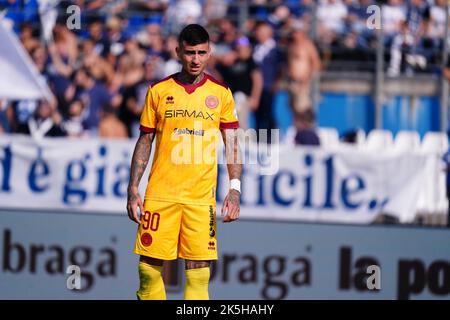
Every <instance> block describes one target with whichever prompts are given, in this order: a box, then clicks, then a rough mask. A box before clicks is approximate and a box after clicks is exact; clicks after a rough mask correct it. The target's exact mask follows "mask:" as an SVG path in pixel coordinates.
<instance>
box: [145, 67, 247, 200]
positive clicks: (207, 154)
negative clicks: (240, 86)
mask: <svg viewBox="0 0 450 320" xmlns="http://www.w3.org/2000/svg"><path fill="white" fill-rule="evenodd" d="M140 124H141V131H144V132H156V149H155V155H154V158H153V163H152V168H151V172H150V176H149V181H148V185H147V190H146V193H145V199H149V200H158V201H170V202H177V203H185V204H199V205H207V204H214V203H215V199H216V180H217V155H216V149H217V148H216V146H217V144H218V143H219V139H221V136H220V131H219V129H235V128H238V127H239V122H238V119H237V114H236V110H235V106H234V100H233V95H232V93H231V91H230V89H229V88H228V87H227V86H225V85H224V84H221V83H220V82H218V81H217V80H215V79H214V78H213V77H211V76H210V75H207V74H205V76H204V78H203V79H202V81H200V82H199V83H197V84H193V85H187V84H184V83H181V82H179V81H178V80H177V79H176V77H175V75H172V76H169V77H167V78H165V79H163V80H161V81H159V82H157V83H155V84H153V85H152V86H150V87H149V88H148V91H147V97H146V100H145V106H144V110H143V112H142V115H141V122H140Z"/></svg>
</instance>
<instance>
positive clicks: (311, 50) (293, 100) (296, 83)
mask: <svg viewBox="0 0 450 320" xmlns="http://www.w3.org/2000/svg"><path fill="white" fill-rule="evenodd" d="M287 69H288V71H287V76H288V91H289V100H290V106H291V108H292V112H293V113H294V114H295V113H300V112H301V111H303V110H306V109H307V108H308V107H309V106H310V105H311V97H310V85H311V80H312V79H313V77H314V76H315V75H316V74H317V73H318V72H319V71H320V57H319V53H318V51H317V49H316V47H315V45H314V43H313V42H312V41H311V39H310V38H309V37H308V35H307V34H306V33H305V31H304V25H303V23H302V22H300V21H296V22H295V23H294V24H293V26H292V32H291V41H290V43H289V46H288V59H287Z"/></svg>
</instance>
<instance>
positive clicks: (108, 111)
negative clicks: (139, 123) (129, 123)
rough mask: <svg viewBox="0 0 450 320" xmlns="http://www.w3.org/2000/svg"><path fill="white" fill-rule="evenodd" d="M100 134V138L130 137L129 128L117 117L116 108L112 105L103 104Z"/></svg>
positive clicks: (99, 127)
mask: <svg viewBox="0 0 450 320" xmlns="http://www.w3.org/2000/svg"><path fill="white" fill-rule="evenodd" d="M98 135H99V137H100V138H113V139H125V138H128V131H127V128H126V127H125V125H124V124H123V123H122V121H120V120H119V118H118V117H117V115H116V109H115V108H113V107H111V106H110V105H106V106H103V109H102V111H101V120H100V123H99V126H98Z"/></svg>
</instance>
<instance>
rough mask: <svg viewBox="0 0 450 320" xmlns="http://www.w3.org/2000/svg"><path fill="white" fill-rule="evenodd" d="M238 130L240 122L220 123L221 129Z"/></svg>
mask: <svg viewBox="0 0 450 320" xmlns="http://www.w3.org/2000/svg"><path fill="white" fill-rule="evenodd" d="M238 128H239V121H235V122H221V123H220V129H238Z"/></svg>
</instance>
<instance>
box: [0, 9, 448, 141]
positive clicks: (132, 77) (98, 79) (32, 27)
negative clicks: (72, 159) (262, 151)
mask: <svg viewBox="0 0 450 320" xmlns="http://www.w3.org/2000/svg"><path fill="white" fill-rule="evenodd" d="M375 3H376V4H378V5H379V6H380V8H381V12H382V14H383V24H384V44H385V46H386V48H388V50H386V51H387V52H388V55H389V60H388V61H389V63H388V64H387V73H388V75H390V76H397V75H399V74H401V73H403V72H418V71H427V72H430V71H431V72H433V71H434V70H433V69H432V68H431V67H430V66H429V65H430V62H432V61H433V59H435V56H436V52H439V51H440V50H441V49H442V47H443V38H444V34H445V15H446V13H445V0H386V1H374V0H320V1H318V3H317V7H315V6H314V4H315V3H314V0H297V1H294V0H286V1H281V0H280V1H277V0H274V1H268V0H253V1H238V0H146V1H144V0H136V1H128V0H108V1H107V0H71V1H70V0H63V1H60V2H59V4H58V12H59V16H58V19H57V21H56V24H55V25H54V27H53V31H52V34H51V36H50V37H45V36H44V33H43V29H44V28H43V26H42V25H41V22H40V19H39V10H38V1H37V0H0V10H3V12H4V13H3V14H4V20H5V21H6V22H9V24H10V26H11V28H13V30H15V32H16V33H17V34H18V36H19V38H20V41H21V42H22V44H23V46H24V48H25V49H26V50H27V51H28V53H29V54H30V57H31V58H32V60H33V62H34V64H35V65H36V67H37V69H38V71H39V72H40V75H41V77H43V78H44V79H45V81H46V82H47V83H48V85H49V87H50V88H51V90H52V92H53V94H54V96H55V100H54V101H50V102H46V101H33V100H24V101H7V100H0V133H1V132H7V133H26V134H31V135H42V136H70V137H95V136H100V137H116V138H126V137H136V136H137V135H138V131H139V116H140V112H141V109H142V107H143V101H144V99H145V94H146V89H147V87H148V85H149V84H151V83H152V82H154V81H157V80H160V79H163V78H165V77H166V76H168V75H170V74H172V73H174V72H176V71H178V70H179V63H178V60H177V56H176V53H175V47H176V46H177V37H176V34H177V32H178V31H179V30H180V29H181V28H182V27H183V26H184V25H186V24H188V23H201V24H203V25H205V26H206V27H207V29H208V30H209V32H210V35H211V42H212V54H213V58H212V59H211V64H210V66H209V70H208V72H209V73H211V74H212V75H213V76H214V77H216V78H218V79H219V80H221V81H223V82H225V83H227V84H228V85H229V86H230V89H231V90H232V91H233V93H234V95H235V100H236V103H237V109H238V112H239V117H240V119H241V126H243V127H245V126H246V124H247V118H248V115H249V113H253V114H254V118H255V128H256V129H270V128H276V127H277V124H276V123H275V120H274V116H273V110H272V108H273V107H274V106H273V103H272V102H273V97H274V94H275V93H276V92H277V91H279V90H287V91H288V92H289V93H290V95H289V97H290V99H289V103H290V106H291V108H292V112H293V114H294V119H295V121H294V123H302V122H304V121H302V119H311V117H314V115H313V114H311V111H312V110H313V108H312V107H313V106H312V103H311V99H310V84H311V81H312V79H313V78H314V77H315V76H316V75H317V74H318V73H319V72H320V71H321V70H324V69H327V70H333V68H334V69H336V68H337V69H339V68H342V67H345V68H346V69H345V71H349V70H350V71H351V70H352V67H351V66H349V64H342V63H339V64H333V61H336V60H339V59H340V58H345V59H347V60H349V61H352V62H355V61H363V63H362V64H359V65H358V64H352V65H353V66H354V67H353V69H355V70H364V68H369V71H373V69H370V68H371V67H370V66H371V64H370V63H368V62H370V61H372V62H374V61H375V60H374V55H375V49H376V45H377V37H376V29H371V28H368V27H367V26H368V24H367V21H368V19H369V17H370V16H371V14H372V13H373V12H372V11H370V10H369V12H368V7H369V6H371V5H373V4H375ZM71 5H77V6H79V8H80V9H81V10H80V12H81V27H80V28H79V29H73V30H70V29H69V28H67V21H68V18H69V16H70V14H71V13H68V11H67V8H68V7H70V6H71ZM244 7H245V8H246V10H243V8H244ZM314 11H315V12H316V14H315V15H314ZM243 13H245V14H244V15H243ZM315 18H316V19H315ZM375 22H376V20H375ZM313 26H316V27H315V28H313ZM300 140H301V139H300Z"/></svg>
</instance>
